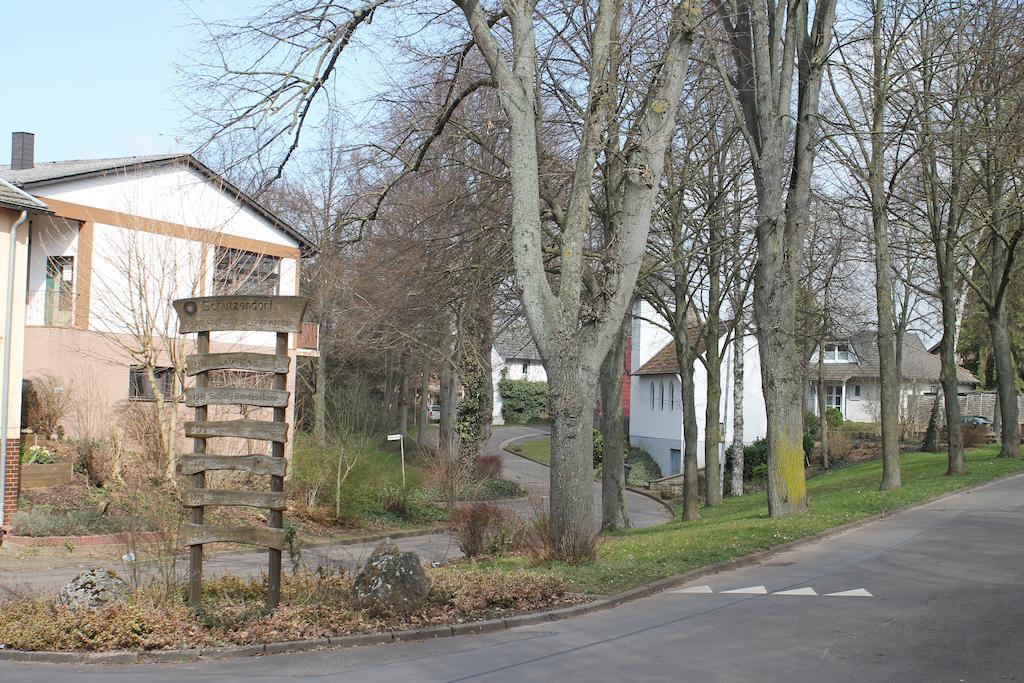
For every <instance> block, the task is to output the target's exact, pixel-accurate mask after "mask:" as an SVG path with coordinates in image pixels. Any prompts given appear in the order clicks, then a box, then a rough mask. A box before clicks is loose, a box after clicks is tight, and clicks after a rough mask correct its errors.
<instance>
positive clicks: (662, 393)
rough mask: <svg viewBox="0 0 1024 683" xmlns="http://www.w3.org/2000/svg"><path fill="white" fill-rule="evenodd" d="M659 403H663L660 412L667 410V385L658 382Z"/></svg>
mask: <svg viewBox="0 0 1024 683" xmlns="http://www.w3.org/2000/svg"><path fill="white" fill-rule="evenodd" d="M658 401H659V402H660V403H661V405H660V406H659V410H665V383H664V382H658Z"/></svg>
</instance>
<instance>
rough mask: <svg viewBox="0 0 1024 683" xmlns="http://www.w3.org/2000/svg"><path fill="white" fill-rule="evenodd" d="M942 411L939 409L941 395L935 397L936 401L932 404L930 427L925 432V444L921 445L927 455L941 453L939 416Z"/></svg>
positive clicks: (929, 418)
mask: <svg viewBox="0 0 1024 683" xmlns="http://www.w3.org/2000/svg"><path fill="white" fill-rule="evenodd" d="M940 411H941V409H940V408H939V395H938V394H936V395H935V400H934V401H933V402H932V409H931V411H930V412H929V413H928V427H927V428H926V429H925V432H924V443H923V444H921V450H922V451H924V452H925V453H938V452H939V416H940Z"/></svg>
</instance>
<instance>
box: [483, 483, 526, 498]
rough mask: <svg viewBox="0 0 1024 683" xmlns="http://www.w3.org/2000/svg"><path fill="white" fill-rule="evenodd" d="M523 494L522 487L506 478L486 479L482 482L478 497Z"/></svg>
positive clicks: (504, 496) (510, 496) (508, 496)
mask: <svg viewBox="0 0 1024 683" xmlns="http://www.w3.org/2000/svg"><path fill="white" fill-rule="evenodd" d="M522 495H523V487H522V486H520V485H519V484H517V483H516V482H514V481H509V480H508V479H488V480H487V481H485V482H484V485H483V488H482V490H481V492H480V498H482V499H486V500H491V499H494V498H519V497H520V496H522Z"/></svg>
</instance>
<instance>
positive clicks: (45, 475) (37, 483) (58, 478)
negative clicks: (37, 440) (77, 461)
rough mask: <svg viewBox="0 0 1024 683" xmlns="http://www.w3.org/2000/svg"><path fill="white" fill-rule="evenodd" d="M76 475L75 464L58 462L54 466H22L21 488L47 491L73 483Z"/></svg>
mask: <svg viewBox="0 0 1024 683" xmlns="http://www.w3.org/2000/svg"><path fill="white" fill-rule="evenodd" d="M74 473H75V466H74V463H70V462H58V463H54V464H53V465H22V466H21V488H23V489H45V488H48V487H50V486H60V485H61V484H66V483H68V482H69V481H71V477H72V476H73V475H74Z"/></svg>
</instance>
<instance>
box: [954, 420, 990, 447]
mask: <svg viewBox="0 0 1024 683" xmlns="http://www.w3.org/2000/svg"><path fill="white" fill-rule="evenodd" d="M960 433H961V434H962V435H963V438H964V448H977V447H978V446H982V445H984V444H985V443H986V442H987V441H988V427H986V426H985V425H972V424H964V425H960Z"/></svg>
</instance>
